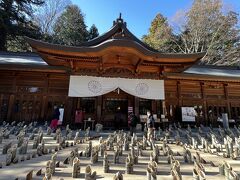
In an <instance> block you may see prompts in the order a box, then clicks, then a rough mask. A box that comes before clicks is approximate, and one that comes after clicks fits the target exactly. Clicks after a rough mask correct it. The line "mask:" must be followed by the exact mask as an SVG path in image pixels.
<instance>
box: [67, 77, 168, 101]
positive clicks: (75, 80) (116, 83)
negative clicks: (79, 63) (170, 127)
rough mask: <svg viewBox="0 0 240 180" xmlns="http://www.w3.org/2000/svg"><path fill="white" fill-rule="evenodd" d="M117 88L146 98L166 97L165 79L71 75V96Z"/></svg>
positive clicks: (93, 94)
mask: <svg viewBox="0 0 240 180" xmlns="http://www.w3.org/2000/svg"><path fill="white" fill-rule="evenodd" d="M117 88H120V89H122V90H123V91H125V92H126V93H128V94H131V95H133V96H137V97H140V98H145V99H155V100H158V99H164V81H163V80H149V79H127V78H105V77H92V76H71V77H70V83H69V93H68V95H69V96H70V97H94V96H100V95H104V94H107V93H109V92H111V91H113V90H115V89H117Z"/></svg>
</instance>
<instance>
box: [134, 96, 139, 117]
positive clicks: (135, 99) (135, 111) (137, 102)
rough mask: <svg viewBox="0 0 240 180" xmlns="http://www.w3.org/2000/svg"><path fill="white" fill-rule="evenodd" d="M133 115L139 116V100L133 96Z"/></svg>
mask: <svg viewBox="0 0 240 180" xmlns="http://www.w3.org/2000/svg"><path fill="white" fill-rule="evenodd" d="M134 113H135V115H136V116H139V98H138V97H136V96H134Z"/></svg>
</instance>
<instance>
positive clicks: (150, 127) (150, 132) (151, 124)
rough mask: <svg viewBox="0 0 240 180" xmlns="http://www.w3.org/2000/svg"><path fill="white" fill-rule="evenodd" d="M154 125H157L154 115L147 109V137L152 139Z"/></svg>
mask: <svg viewBox="0 0 240 180" xmlns="http://www.w3.org/2000/svg"><path fill="white" fill-rule="evenodd" d="M154 125H155V120H154V118H153V115H152V113H151V111H147V130H148V133H147V139H148V140H150V139H152V138H153V134H154Z"/></svg>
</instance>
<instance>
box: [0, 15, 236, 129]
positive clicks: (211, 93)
mask: <svg viewBox="0 0 240 180" xmlns="http://www.w3.org/2000/svg"><path fill="white" fill-rule="evenodd" d="M27 41H28V43H29V44H30V46H31V47H32V48H33V50H34V53H10V52H0V69H1V71H0V120H1V121H3V120H6V121H13V120H15V121H28V122H30V121H33V120H37V121H45V120H50V119H51V117H52V114H53V107H54V105H63V106H64V123H65V124H67V123H69V124H74V122H75V112H76V110H77V109H79V108H82V109H85V117H86V118H89V117H90V118H92V119H94V120H96V122H99V123H102V124H103V125H104V126H106V127H111V126H113V124H114V115H115V113H116V109H117V108H118V107H121V113H122V114H123V123H122V124H121V126H122V127H126V126H127V114H128V111H129V109H132V110H133V111H134V112H135V114H136V115H144V114H146V111H147V110H148V109H150V110H152V112H153V114H156V115H157V118H158V119H160V121H161V120H162V119H168V121H170V122H177V121H178V120H179V119H180V116H181V113H180V107H194V108H195V109H196V112H197V114H196V119H197V122H199V123H203V124H209V121H211V122H212V123H214V122H215V121H216V120H217V117H219V116H220V115H221V113H223V112H225V113H228V117H229V118H230V119H235V120H236V121H237V120H239V119H240V70H239V69H238V68H237V67H223V66H200V65H196V64H197V62H198V61H199V60H200V59H201V58H202V57H203V56H204V55H205V54H204V53H195V54H169V53H163V52H158V51H156V50H154V49H152V48H150V47H149V46H147V45H146V44H144V43H143V42H142V41H141V40H139V39H138V38H136V37H135V36H134V35H133V34H132V33H131V32H130V31H129V30H128V29H127V25H126V22H124V21H123V19H122V18H121V17H120V18H118V19H117V20H116V21H114V22H113V26H112V28H111V29H110V30H109V31H108V32H107V33H105V34H103V35H102V36H99V37H97V38H95V39H93V40H91V41H88V42H85V43H83V44H82V45H81V46H79V47H72V46H63V45H55V44H50V43H46V42H42V41H38V40H34V39H30V38H27ZM73 77H80V78H81V77H89V78H90V77H91V78H94V77H95V78H102V79H104V78H110V79H113V80H114V81H109V84H106V85H105V86H108V85H112V82H113V84H114V83H115V81H119V78H120V80H121V87H122V86H124V83H123V82H124V80H125V81H126V82H127V81H128V80H137V81H139V82H140V81H141V80H144V81H145V80H146V81H147V80H156V81H154V82H158V81H159V82H163V86H162V87H163V89H159V94H163V96H162V98H158V99H154V98H149V99H148V98H142V97H145V96H141V95H143V93H144V91H147V90H148V88H152V87H147V86H143V85H142V84H141V83H140V85H141V86H136V88H140V90H141V92H140V94H136V95H135V94H134V93H132V94H131V93H127V92H126V91H125V90H123V89H124V88H121V87H118V85H116V89H112V91H110V92H107V91H106V92H107V93H103V94H101V95H96V96H94V95H92V94H91V96H89V97H87V96H86V94H85V95H82V96H80V95H79V96H78V94H81V93H83V90H82V89H81V88H80V89H74V88H73V87H75V88H77V86H75V85H80V86H81V82H78V83H76V82H75V81H74V83H73V82H72V84H71V83H70V82H71V81H72V79H73ZM114 78H115V79H114ZM105 80H106V79H105ZM93 82H94V83H93V84H90V85H91V86H92V87H93V88H100V89H98V90H99V91H101V90H102V88H103V87H102V86H100V85H99V84H97V83H98V82H97V81H93ZM129 82H130V81H129ZM134 82H135V81H134ZM98 85H99V86H98ZM129 85H132V84H131V82H130V83H129ZM138 85H139V84H138ZM88 86H89V84H88ZM71 88H73V92H74V93H73V94H74V95H72V94H71V93H70V90H71ZM125 88H128V87H125ZM144 88H145V89H144ZM146 88H147V89H146ZM95 90H96V89H95ZM94 92H95V91H94ZM129 92H130V91H129ZM131 92H132V91H131ZM154 92H155V93H156V91H154ZM95 93H96V92H95ZM137 93H139V92H137ZM141 93H142V94H141ZM156 94H158V93H156ZM138 95H139V96H138ZM150 95H151V94H150ZM210 112H211V116H210V115H209V113H210Z"/></svg>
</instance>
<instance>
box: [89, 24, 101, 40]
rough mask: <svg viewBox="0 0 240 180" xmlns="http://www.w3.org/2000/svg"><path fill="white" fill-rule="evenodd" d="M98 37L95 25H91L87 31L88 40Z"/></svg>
mask: <svg viewBox="0 0 240 180" xmlns="http://www.w3.org/2000/svg"><path fill="white" fill-rule="evenodd" d="M98 36H99V33H98V29H97V27H96V26H95V24H93V25H92V26H91V27H90V29H89V31H88V40H91V39H94V38H96V37H98Z"/></svg>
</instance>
